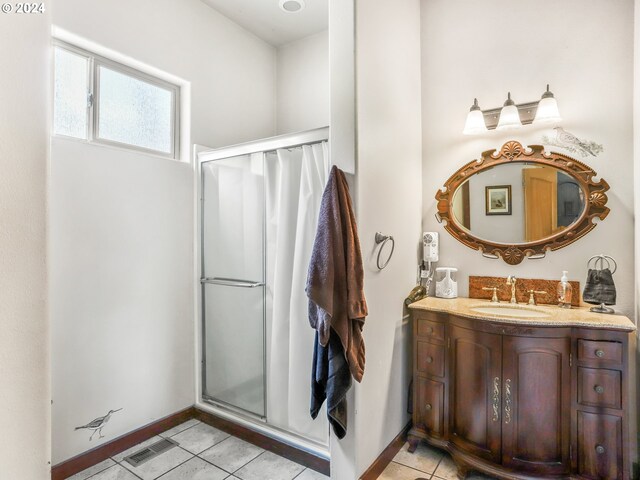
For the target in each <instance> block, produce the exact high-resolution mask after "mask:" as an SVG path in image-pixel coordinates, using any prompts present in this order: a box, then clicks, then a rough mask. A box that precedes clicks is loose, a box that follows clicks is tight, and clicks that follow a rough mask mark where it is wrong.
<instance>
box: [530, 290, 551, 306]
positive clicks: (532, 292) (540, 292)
mask: <svg viewBox="0 0 640 480" xmlns="http://www.w3.org/2000/svg"><path fill="white" fill-rule="evenodd" d="M527 293H528V294H529V305H537V303H536V297H535V294H536V293H537V294H538V295H548V293H547V292H545V291H543V290H528V291H527Z"/></svg>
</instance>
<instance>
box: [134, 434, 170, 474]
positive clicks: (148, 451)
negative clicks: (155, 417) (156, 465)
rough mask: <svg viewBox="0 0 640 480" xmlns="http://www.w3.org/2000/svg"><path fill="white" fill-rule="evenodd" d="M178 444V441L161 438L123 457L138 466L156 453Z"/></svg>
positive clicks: (156, 454) (158, 453)
mask: <svg viewBox="0 0 640 480" xmlns="http://www.w3.org/2000/svg"><path fill="white" fill-rule="evenodd" d="M178 445H179V444H178V442H175V441H173V440H171V439H170V438H163V439H162V440H160V441H158V442H156V443H154V444H153V445H149V446H148V447H145V448H143V449H142V450H138V451H137V452H136V453H133V454H131V455H129V456H128V457H124V459H125V460H126V461H127V462H129V463H130V464H131V465H133V466H134V467H139V466H140V465H142V464H143V463H145V462H148V461H149V460H151V459H152V458H155V457H157V456H158V455H160V454H162V453H164V452H166V451H168V450H171V449H172V448H173V447H177V446H178Z"/></svg>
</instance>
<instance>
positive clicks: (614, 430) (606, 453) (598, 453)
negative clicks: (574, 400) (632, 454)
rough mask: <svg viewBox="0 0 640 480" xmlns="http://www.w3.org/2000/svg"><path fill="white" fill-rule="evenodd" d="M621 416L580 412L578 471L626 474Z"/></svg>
mask: <svg viewBox="0 0 640 480" xmlns="http://www.w3.org/2000/svg"><path fill="white" fill-rule="evenodd" d="M622 472H623V465H622V419H621V418H620V417H616V416H614V415H597V414H595V413H587V412H578V473H579V474H580V475H582V477H584V478H593V479H597V480H601V479H602V480H618V479H622V478H623V474H622Z"/></svg>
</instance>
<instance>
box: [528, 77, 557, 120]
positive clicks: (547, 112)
mask: <svg viewBox="0 0 640 480" xmlns="http://www.w3.org/2000/svg"><path fill="white" fill-rule="evenodd" d="M561 120H562V117H560V111H559V110H558V102H557V101H556V99H555V98H554V96H553V93H551V92H550V91H549V85H547V91H546V92H544V93H543V94H542V98H541V99H540V102H538V110H537V111H536V118H534V119H533V123H554V122H560V121H561Z"/></svg>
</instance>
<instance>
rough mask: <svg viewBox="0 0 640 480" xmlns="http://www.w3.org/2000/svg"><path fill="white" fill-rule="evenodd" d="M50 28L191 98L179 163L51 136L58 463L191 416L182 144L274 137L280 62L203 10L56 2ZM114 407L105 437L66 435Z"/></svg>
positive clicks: (186, 173)
mask: <svg viewBox="0 0 640 480" xmlns="http://www.w3.org/2000/svg"><path fill="white" fill-rule="evenodd" d="M53 22H54V25H56V26H57V27H58V28H61V29H64V30H65V31H67V32H71V33H72V34H75V35H77V36H80V37H83V38H84V39H86V40H88V41H91V42H95V43H97V44H99V45H100V46H102V47H106V48H108V49H112V50H114V51H115V52H118V53H119V54H122V55H124V56H128V57H131V58H132V59H135V60H136V61H139V62H143V63H144V64H146V65H148V66H150V67H154V68H157V69H160V70H162V71H164V72H166V73H167V74H170V75H173V76H176V77H179V78H181V79H183V80H184V82H185V88H184V93H187V94H188V93H189V92H190V104H189V106H190V110H189V108H187V110H186V112H184V114H183V116H182V119H181V120H182V122H186V124H187V127H190V134H189V130H187V134H186V137H184V138H183V139H182V142H183V147H184V148H183V153H185V154H184V156H183V158H182V159H181V160H182V161H173V160H166V159H161V158H156V157H151V156H147V155H144V154H140V153H135V152H126V151H123V150H118V149H115V148H108V147H101V146H95V145H88V144H84V143H82V142H77V141H73V140H65V139H60V138H55V139H53V142H52V171H51V268H52V272H51V283H52V289H51V322H52V328H53V333H52V334H53V356H52V357H53V390H54V391H53V399H54V403H53V407H52V408H53V449H54V452H53V462H54V464H55V463H59V462H61V461H63V460H66V459H68V458H69V457H72V456H74V455H76V454H79V453H81V452H83V451H85V450H87V449H89V448H94V447H96V446H98V445H100V444H101V443H103V442H107V441H110V440H113V439H114V438H115V437H117V436H119V435H122V434H124V433H127V432H129V431H131V430H133V429H136V428H139V427H141V426H143V425H145V424H148V423H149V422H152V421H155V420H158V419H160V418H162V417H164V416H166V415H169V414H172V413H174V412H176V411H178V410H180V409H182V408H185V407H188V406H190V405H193V403H194V400H195V392H196V389H195V381H196V378H195V374H194V371H195V369H194V365H195V362H196V359H195V357H194V355H195V352H194V348H195V344H194V338H195V336H194V334H195V331H194V327H195V322H196V321H197V319H196V315H195V313H194V298H195V297H194V288H193V285H194V276H193V264H194V263H193V255H194V252H193V238H194V207H193V205H194V201H195V197H194V189H193V182H194V176H193V166H192V165H191V163H190V161H191V159H190V155H189V152H190V146H191V144H193V143H198V144H203V145H209V146H213V147H216V146H222V145H228V144H233V143H238V142H243V141H246V140H250V139H255V138H260V137H266V136H271V135H273V134H274V133H275V91H276V84H275V79H276V75H275V69H276V58H275V49H274V48H273V47H271V46H270V45H268V44H266V43H265V42H263V41H262V40H260V39H258V38H257V37H255V36H254V35H252V34H250V33H248V32H246V31H245V30H243V29H242V28H240V27H239V26H237V25H236V24H234V23H233V22H231V21H229V20H228V19H226V18H225V17H223V16H221V15H219V14H217V13H216V12H215V11H214V10H212V9H211V8H210V7H208V6H206V5H204V4H203V3H202V2H200V1H199V0H183V1H181V2H172V1H168V0H165V1H160V2H157V1H151V0H141V1H137V2H127V1H125V0H117V1H109V2H107V1H98V2H85V1H82V0H57V2H56V9H55V12H54V17H53ZM186 97H187V98H186V101H187V102H189V95H186ZM116 408H123V410H122V411H121V412H118V413H116V414H115V415H114V416H113V417H112V419H111V421H110V423H109V424H108V426H107V428H105V429H104V432H103V434H104V435H105V438H104V439H97V438H94V439H93V441H91V442H90V441H89V433H88V432H87V431H85V430H79V431H74V427H75V426H78V425H82V424H85V423H87V422H89V421H90V420H92V419H93V418H95V417H97V416H100V415H104V414H105V413H107V411H108V410H109V409H116Z"/></svg>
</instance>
